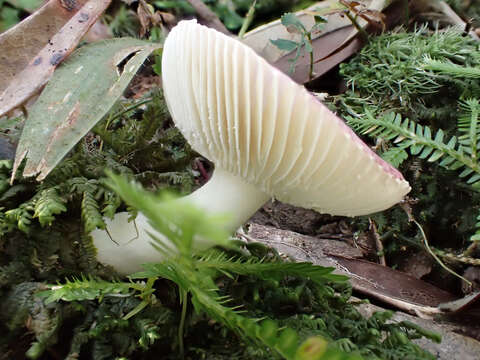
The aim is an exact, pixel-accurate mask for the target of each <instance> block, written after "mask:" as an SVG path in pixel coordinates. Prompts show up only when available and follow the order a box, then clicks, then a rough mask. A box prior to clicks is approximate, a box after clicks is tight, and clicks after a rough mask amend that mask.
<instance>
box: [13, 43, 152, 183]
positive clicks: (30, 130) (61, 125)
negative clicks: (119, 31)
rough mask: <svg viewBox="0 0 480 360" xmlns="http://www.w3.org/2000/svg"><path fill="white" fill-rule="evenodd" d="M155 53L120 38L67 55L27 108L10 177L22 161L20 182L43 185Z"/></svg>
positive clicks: (145, 44)
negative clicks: (28, 179)
mask: <svg viewBox="0 0 480 360" xmlns="http://www.w3.org/2000/svg"><path fill="white" fill-rule="evenodd" d="M159 47H160V44H153V43H150V42H145V41H141V40H137V39H132V38H119V39H111V40H106V41H103V42H97V43H93V44H90V45H86V46H84V47H82V48H81V49H79V50H77V51H76V52H75V53H74V54H72V56H71V57H70V58H69V59H68V60H67V61H66V62H65V63H64V64H62V66H60V67H59V68H58V69H57V71H55V73H54V75H53V77H52V79H51V80H50V82H49V83H48V84H47V86H46V87H45V90H44V91H43V92H42V94H41V95H40V97H39V98H38V100H37V102H36V103H35V104H34V105H33V107H32V108H31V110H30V114H29V116H28V119H27V121H26V123H25V127H24V129H23V133H22V136H21V138H20V142H19V144H18V148H17V153H16V157H15V163H14V171H13V173H12V174H15V172H16V170H17V169H18V166H19V165H20V164H21V162H22V160H23V159H24V158H27V161H26V164H25V168H24V170H23V174H24V176H34V175H36V174H38V178H37V179H38V180H42V179H44V178H45V177H46V176H47V175H48V173H49V172H50V171H51V170H52V169H53V168H54V167H55V165H56V164H58V162H59V161H60V160H61V159H62V158H63V157H64V156H65V155H66V154H67V153H68V152H69V151H70V150H71V149H72V148H73V146H75V144H76V143H77V142H78V141H79V140H80V139H81V138H82V137H83V136H84V135H85V134H86V133H87V132H88V131H89V130H90V129H91V128H92V127H93V126H94V125H95V124H96V123H97V122H98V121H99V120H100V119H102V117H103V116H104V115H105V113H106V112H107V111H108V110H110V108H111V107H112V106H113V104H114V103H115V102H116V101H117V100H118V98H119V97H120V96H121V95H122V93H123V91H124V90H125V88H126V87H127V85H128V84H129V82H130V80H131V79H132V78H133V76H134V75H135V73H136V72H137V71H138V69H139V68H140V66H141V65H142V64H143V62H144V61H145V59H146V58H147V57H148V55H150V53H151V52H152V51H153V50H155V49H158V48H159ZM32 149H35V150H34V151H32ZM12 176H14V175H12ZM12 180H13V179H12Z"/></svg>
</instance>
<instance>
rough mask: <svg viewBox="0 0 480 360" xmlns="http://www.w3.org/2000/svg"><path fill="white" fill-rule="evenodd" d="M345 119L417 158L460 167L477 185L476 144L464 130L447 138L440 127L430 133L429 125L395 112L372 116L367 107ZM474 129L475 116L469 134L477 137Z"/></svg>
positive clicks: (479, 178) (444, 165) (478, 171)
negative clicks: (462, 132) (459, 135)
mask: <svg viewBox="0 0 480 360" xmlns="http://www.w3.org/2000/svg"><path fill="white" fill-rule="evenodd" d="M472 116H474V115H473V114H472ZM475 116H476V115H475ZM476 118H478V117H476ZM347 121H348V123H349V125H350V126H352V127H353V128H354V129H355V130H356V131H357V132H360V133H362V134H368V135H369V136H372V137H375V138H382V139H384V140H387V141H391V142H393V143H394V144H396V145H397V147H399V148H401V149H404V150H405V149H409V150H410V153H411V154H412V155H415V156H418V157H419V158H420V159H424V160H427V161H428V162H438V163H439V165H440V166H442V167H445V168H446V169H449V170H459V169H463V171H462V172H461V173H460V175H459V176H460V177H461V178H465V179H466V181H467V183H468V184H470V185H472V186H475V185H478V184H477V183H478V182H479V180H480V164H479V163H478V162H477V154H476V151H477V144H476V143H475V144H472V143H471V139H470V138H468V139H467V138H465V136H464V135H465V134H464V135H462V137H461V138H460V139H457V137H455V136H452V137H451V138H450V139H449V140H448V141H447V140H446V139H445V133H444V131H443V130H442V129H439V130H438V131H437V132H436V133H435V134H432V130H431V129H430V127H428V126H423V125H420V124H418V123H416V122H414V121H411V120H409V119H402V117H401V116H400V115H398V114H395V113H388V114H384V115H383V116H380V117H378V118H375V117H374V116H373V115H372V114H371V113H370V112H369V111H368V110H367V111H366V116H365V117H362V118H354V117H349V118H348V119H347ZM476 133H477V130H476V120H475V121H473V120H472V121H471V122H470V127H469V128H468V134H469V135H468V136H469V137H470V136H471V137H472V138H474V139H475V140H476ZM474 152H475V154H474ZM440 159H441V160H440ZM439 160H440V161H439Z"/></svg>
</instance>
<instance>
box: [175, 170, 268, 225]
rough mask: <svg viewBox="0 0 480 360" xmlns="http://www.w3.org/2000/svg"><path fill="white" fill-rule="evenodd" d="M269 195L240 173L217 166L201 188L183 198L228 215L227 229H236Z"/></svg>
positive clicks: (213, 212)
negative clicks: (238, 174)
mask: <svg viewBox="0 0 480 360" xmlns="http://www.w3.org/2000/svg"><path fill="white" fill-rule="evenodd" d="M269 199H270V196H269V195H268V194H266V193H265V192H263V191H261V190H259V188H258V186H255V185H252V184H249V183H247V182H246V181H245V180H242V179H241V177H240V176H235V175H233V174H232V173H230V172H228V171H225V170H223V169H221V168H215V171H214V172H213V175H212V178H211V179H210V180H209V181H208V182H207V183H206V184H205V185H204V186H202V187H201V188H200V189H198V190H197V191H195V192H193V193H191V194H190V195H188V196H185V197H184V198H182V199H180V201H187V202H188V203H190V204H194V205H196V206H198V207H199V208H201V209H205V210H208V211H209V212H210V213H212V214H225V215H227V216H228V220H227V223H226V225H225V227H226V229H227V230H229V231H234V230H236V229H238V227H239V226H240V225H242V224H243V223H245V222H246V221H247V220H248V219H249V218H250V217H251V216H252V215H253V214H254V213H255V212H256V211H257V210H258V209H259V208H260V207H261V206H262V205H263V204H265V203H266V202H267V201H268V200H269Z"/></svg>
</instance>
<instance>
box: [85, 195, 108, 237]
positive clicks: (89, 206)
mask: <svg viewBox="0 0 480 360" xmlns="http://www.w3.org/2000/svg"><path fill="white" fill-rule="evenodd" d="M99 208H100V206H99V204H98V201H97V200H96V199H95V197H94V195H93V193H91V192H90V191H84V193H83V199H82V218H83V222H84V225H85V232H86V233H87V234H88V233H90V232H92V231H93V230H95V229H96V228H100V229H105V222H104V221H103V217H102V214H101V213H100V210H99Z"/></svg>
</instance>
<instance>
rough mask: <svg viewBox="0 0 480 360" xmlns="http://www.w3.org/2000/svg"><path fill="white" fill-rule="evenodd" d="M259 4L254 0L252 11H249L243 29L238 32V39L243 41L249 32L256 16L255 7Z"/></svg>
mask: <svg viewBox="0 0 480 360" xmlns="http://www.w3.org/2000/svg"><path fill="white" fill-rule="evenodd" d="M256 4H257V0H253V2H252V5H250V9H248V12H247V15H246V16H245V19H244V20H243V24H242V28H241V29H240V31H239V32H238V37H239V38H240V39H241V38H243V36H244V35H245V33H246V32H247V30H248V28H249V26H250V24H251V23H252V21H253V18H254V16H255V5H256Z"/></svg>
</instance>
